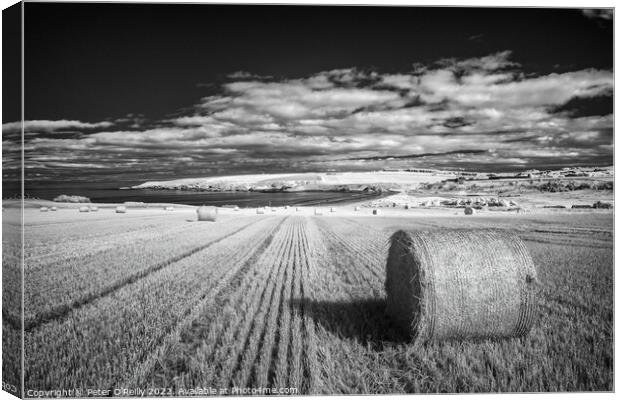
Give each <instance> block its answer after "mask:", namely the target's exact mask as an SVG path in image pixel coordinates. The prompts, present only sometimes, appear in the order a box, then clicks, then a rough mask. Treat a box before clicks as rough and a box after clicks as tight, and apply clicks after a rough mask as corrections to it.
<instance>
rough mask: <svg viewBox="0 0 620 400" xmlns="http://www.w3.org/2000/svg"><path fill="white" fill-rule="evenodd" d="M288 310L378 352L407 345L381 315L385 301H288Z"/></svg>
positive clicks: (384, 315) (408, 338)
mask: <svg viewBox="0 0 620 400" xmlns="http://www.w3.org/2000/svg"><path fill="white" fill-rule="evenodd" d="M289 304H290V306H291V307H293V308H296V309H297V311H298V312H299V313H300V314H302V315H303V314H306V313H307V314H308V315H309V316H310V317H311V318H312V319H313V320H314V323H315V324H316V325H319V326H321V327H323V328H324V329H325V330H326V331H329V332H332V333H333V334H335V335H336V336H339V337H342V338H346V339H353V340H356V341H358V342H359V343H361V344H363V345H364V346H366V347H370V348H371V349H373V350H375V351H381V350H383V348H384V347H385V346H391V345H394V344H401V343H408V342H409V341H410V336H409V335H408V334H407V333H406V332H403V331H402V330H401V329H399V328H398V326H396V325H395V324H393V323H392V321H391V320H390V319H389V317H388V316H387V315H386V313H385V308H386V302H385V299H376V298H368V299H356V300H352V301H317V300H312V299H291V300H290V301H289Z"/></svg>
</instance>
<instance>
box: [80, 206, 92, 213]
mask: <svg viewBox="0 0 620 400" xmlns="http://www.w3.org/2000/svg"><path fill="white" fill-rule="evenodd" d="M89 211H90V210H89V208H88V207H86V206H82V207H80V212H89Z"/></svg>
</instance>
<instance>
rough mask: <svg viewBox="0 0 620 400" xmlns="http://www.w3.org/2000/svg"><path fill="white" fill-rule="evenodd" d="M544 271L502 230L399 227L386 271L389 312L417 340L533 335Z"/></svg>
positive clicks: (518, 240)
mask: <svg viewBox="0 0 620 400" xmlns="http://www.w3.org/2000/svg"><path fill="white" fill-rule="evenodd" d="M535 282H536V268H535V266H534V263H533V261H532V258H531V257H530V254H529V252H528V250H527V247H526V246H525V245H524V244H523V242H522V241H521V239H519V237H518V236H516V235H514V234H512V233H508V232H503V231H497V230H466V229H454V230H441V231H430V232H429V231H416V232H413V231H411V232H409V231H402V230H401V231H398V232H396V233H395V234H394V235H392V237H391V245H390V250H389V255H388V262H387V268H386V282H385V289H386V292H387V308H386V310H387V313H388V315H390V316H391V318H393V320H394V321H395V322H396V323H397V324H398V325H399V326H401V327H402V328H403V329H405V330H406V331H407V332H408V333H409V334H410V335H411V337H412V338H413V340H414V341H418V340H419V341H421V342H427V341H430V340H444V339H470V338H501V337H518V336H524V335H526V334H527V333H528V332H529V331H530V329H531V327H532V325H533V323H534V315H535V310H534V307H535V294H536V288H535Z"/></svg>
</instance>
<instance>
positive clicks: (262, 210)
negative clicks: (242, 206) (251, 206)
mask: <svg viewBox="0 0 620 400" xmlns="http://www.w3.org/2000/svg"><path fill="white" fill-rule="evenodd" d="M264 213H265V209H264V208H257V209H256V214H264Z"/></svg>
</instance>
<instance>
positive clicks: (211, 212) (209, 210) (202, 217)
mask: <svg viewBox="0 0 620 400" xmlns="http://www.w3.org/2000/svg"><path fill="white" fill-rule="evenodd" d="M196 214H198V221H211V222H214V221H215V220H216V219H217V208H216V207H213V206H200V207H198V209H197V210H196Z"/></svg>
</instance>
